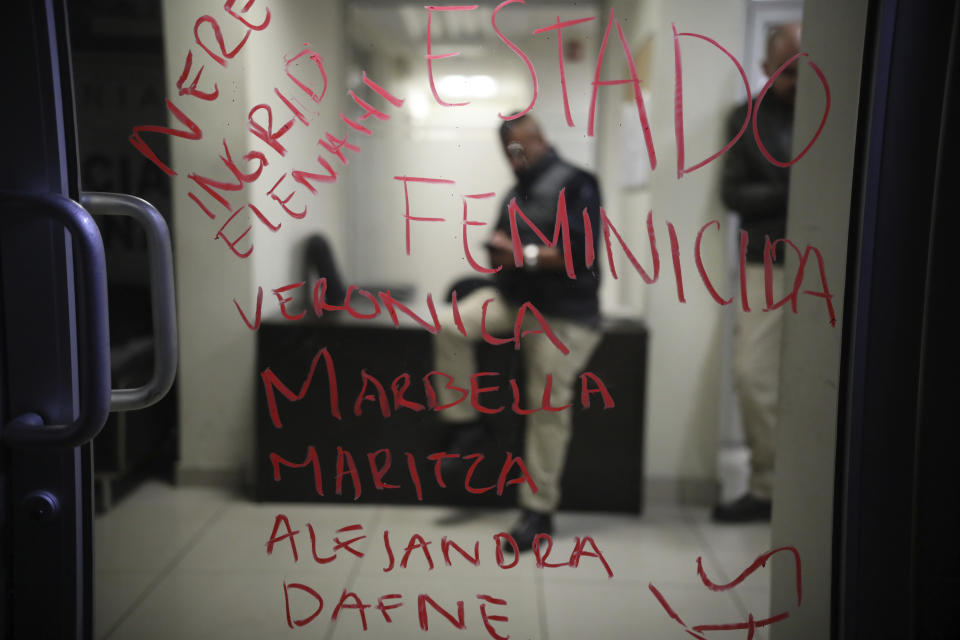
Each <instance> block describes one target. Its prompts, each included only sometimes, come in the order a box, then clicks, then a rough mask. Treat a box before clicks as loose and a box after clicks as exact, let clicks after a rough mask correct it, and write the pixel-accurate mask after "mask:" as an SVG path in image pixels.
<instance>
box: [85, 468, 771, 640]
mask: <svg viewBox="0 0 960 640" xmlns="http://www.w3.org/2000/svg"><path fill="white" fill-rule="evenodd" d="M281 513H282V514H285V515H286V516H287V517H288V518H289V522H290V525H291V528H292V529H295V530H300V534H298V535H297V536H296V540H297V543H298V544H297V547H298V553H299V562H296V563H295V562H294V561H293V558H292V554H291V550H290V545H289V544H288V543H286V542H279V543H277V545H276V547H275V548H274V550H273V554H272V555H269V556H268V555H267V553H266V543H267V540H268V539H269V538H270V534H271V531H272V529H273V526H274V521H275V518H276V516H277V514H281ZM514 517H515V512H514V511H513V510H475V511H463V510H458V509H453V508H446V507H432V506H415V507H408V506H382V505H370V504H356V505H342V506H341V505H321V504H283V503H254V502H251V501H249V500H248V499H246V498H244V497H242V496H240V495H237V494H235V493H232V492H231V491H229V490H227V489H223V488H214V487H180V488H174V487H173V486H171V485H169V484H167V483H165V482H162V481H159V480H151V481H148V482H146V483H145V484H143V485H141V486H140V487H139V488H138V489H137V490H136V491H134V492H133V493H132V494H130V495H129V496H127V497H126V498H125V499H123V500H121V501H120V502H119V503H118V504H117V505H116V506H115V507H114V508H113V509H112V510H111V511H109V512H108V513H107V514H105V515H102V516H100V517H98V519H97V521H96V525H95V526H96V572H95V576H96V578H95V579H96V591H95V593H96V614H95V616H96V617H95V620H96V623H95V624H96V637H97V638H99V639H106V638H109V639H110V640H120V639H127V638H129V639H136V640H149V639H151V638H157V639H161V638H162V639H165V640H166V639H171V638H177V639H181V640H187V639H190V638H204V639H210V638H235V639H244V638H257V639H261V638H272V637H287V635H286V634H296V635H297V636H298V637H304V638H306V637H309V638H323V639H330V638H333V639H342V638H383V637H390V638H398V639H399V638H423V637H424V635H425V632H424V631H423V630H422V629H421V628H420V626H419V623H418V618H417V596H418V594H421V593H424V594H427V595H428V596H430V597H431V598H433V599H434V600H435V601H436V602H437V603H438V604H439V605H441V606H442V607H444V608H445V609H447V610H449V611H451V612H452V613H453V614H454V615H455V614H456V602H457V601H458V600H463V601H464V607H465V612H466V629H465V630H463V631H458V630H456V629H455V628H454V627H453V626H452V625H451V624H450V623H449V622H448V621H447V620H446V619H444V617H443V616H442V615H441V614H440V613H438V612H436V611H434V610H433V609H431V608H430V607H429V606H428V607H427V609H428V614H429V631H427V632H426V633H427V634H429V635H432V636H433V637H437V638H448V637H456V638H488V637H491V636H490V635H488V633H487V631H486V630H485V628H484V624H483V621H482V619H481V615H480V608H479V605H480V601H479V600H478V599H477V598H476V595H477V594H486V595H490V596H493V597H495V598H499V599H503V600H506V601H507V605H506V606H498V605H487V608H488V615H489V616H496V615H506V616H507V617H508V618H509V620H508V621H506V622H496V621H494V622H491V624H492V625H493V626H494V629H495V630H496V631H497V632H498V633H500V634H501V635H504V636H505V635H509V636H510V637H511V638H514V639H522V638H535V639H543V640H546V639H550V640H562V639H567V638H576V639H581V638H594V639H605V638H625V637H630V638H651V639H656V640H669V639H671V638H678V639H679V638H689V637H691V636H690V635H688V634H687V633H686V632H685V631H684V629H683V628H682V627H681V626H680V625H679V624H678V623H677V622H676V621H675V620H672V619H671V618H670V617H668V615H667V613H666V611H665V610H664V608H663V607H662V606H661V604H660V603H659V602H658V601H657V599H656V598H655V597H654V595H653V593H652V592H651V590H650V587H649V585H650V584H651V583H652V584H653V585H654V586H655V587H656V588H657V589H658V590H659V591H660V593H661V594H662V596H663V597H664V599H665V600H666V601H667V602H668V603H669V604H670V606H672V607H673V608H674V610H675V611H676V613H677V614H678V615H679V616H680V617H681V618H683V619H684V621H685V622H687V623H688V624H689V625H690V626H691V627H693V626H695V625H701V624H719V623H738V622H739V623H742V622H745V621H746V620H747V619H748V615H749V614H753V617H754V619H762V618H764V617H767V616H768V615H769V591H770V587H769V570H768V569H760V570H759V571H757V572H756V573H755V574H753V575H751V576H750V577H749V578H748V579H746V580H745V581H744V582H743V583H742V584H740V585H738V586H736V587H735V588H733V589H730V590H728V591H724V592H712V591H709V590H708V589H707V588H706V587H704V586H703V584H702V583H701V581H700V579H699V577H698V576H697V558H698V557H700V556H702V558H703V566H704V570H705V572H706V574H707V576H709V578H710V579H711V580H712V581H713V582H715V583H718V584H724V583H728V582H730V581H731V580H734V579H735V578H737V576H738V575H739V574H740V573H741V572H742V571H743V570H744V569H746V568H747V567H748V566H749V565H750V564H751V563H752V562H753V561H754V560H755V559H756V558H757V557H758V556H759V555H760V554H762V553H764V552H766V551H768V550H769V549H770V527H769V525H767V524H750V525H742V526H729V525H727V526H718V525H714V524H712V523H711V522H710V521H709V517H708V510H707V508H705V507H704V508H700V507H679V506H660V505H650V506H648V507H647V508H646V509H645V510H644V513H643V515H642V516H641V517H636V516H632V515H628V514H623V515H621V514H606V513H605V514H594V513H570V512H564V513H561V514H560V515H559V516H558V518H557V520H556V533H555V535H554V552H553V554H551V555H550V556H549V558H548V561H549V562H553V561H555V560H559V559H561V558H562V560H564V561H566V560H567V558H568V557H569V556H568V554H569V553H570V552H571V550H572V549H573V547H574V544H575V543H574V537H575V536H581V537H583V536H591V537H592V538H593V539H594V540H595V542H596V545H597V548H599V550H600V551H601V552H602V554H603V556H604V558H605V560H606V561H607V563H608V564H609V566H610V569H611V570H612V572H613V573H614V576H613V577H612V578H608V577H607V573H606V571H605V569H604V568H603V565H602V564H601V562H600V561H599V560H598V559H597V558H595V557H589V556H587V555H584V556H583V558H582V559H581V562H580V565H579V567H577V568H572V567H561V568H543V569H538V568H536V566H535V561H534V558H533V554H532V553H530V552H527V553H525V554H522V555H521V557H520V561H519V563H518V564H517V566H516V567H514V568H512V569H501V568H499V567H498V565H497V561H496V557H495V553H494V549H495V547H494V546H493V542H492V536H493V534H495V533H497V532H500V531H505V530H507V529H508V528H509V527H510V525H511V524H512V521H513V518H514ZM307 523H310V524H312V525H313V527H314V529H315V531H316V536H317V552H318V554H319V555H321V556H323V555H328V554H329V553H330V552H331V549H332V544H333V543H332V542H331V540H332V538H333V537H334V536H338V535H339V536H340V537H341V540H348V539H350V538H352V537H355V536H356V535H366V536H367V538H366V539H365V540H362V541H361V542H359V543H357V544H355V545H354V546H355V547H356V548H357V549H358V550H359V551H361V552H363V553H364V554H365V555H364V557H363V558H358V557H355V556H354V555H351V554H349V553H348V552H347V551H346V550H345V549H341V550H340V551H339V555H338V557H337V559H336V560H334V561H333V562H331V563H329V564H326V565H320V564H317V563H316V562H315V561H314V560H313V557H312V554H311V550H310V538H309V536H308V531H307ZM388 523H389V525H388ZM355 524H360V525H362V527H363V530H362V531H359V532H354V533H350V532H347V533H341V534H337V533H336V530H337V529H340V528H342V527H346V526H349V525H355ZM387 526H388V528H389V536H390V543H391V546H392V548H393V552H394V555H395V561H396V567H395V568H394V569H393V570H392V571H389V572H385V571H384V570H383V569H384V568H385V567H386V566H387V564H388V560H387V554H386V552H385V548H384V542H383V532H384V528H385V527H387ZM417 533H419V534H420V535H422V536H423V539H424V540H428V541H430V545H429V550H430V555H431V557H432V559H433V561H434V563H435V565H436V566H435V568H434V569H433V570H432V571H430V570H429V569H428V568H427V563H426V560H425V558H424V554H423V553H422V552H421V551H420V550H414V551H413V552H412V553H411V554H410V558H409V563H408V566H407V568H405V569H404V568H400V566H399V564H400V561H401V559H402V556H403V552H404V549H405V547H406V546H407V544H408V542H409V541H410V539H411V536H413V535H414V534H417ZM445 535H446V536H448V537H449V538H450V539H451V540H453V541H454V542H456V543H458V544H459V545H460V546H462V547H464V548H466V549H468V550H471V551H472V548H473V544H474V542H475V541H477V540H479V541H480V562H479V565H478V566H473V565H471V564H469V563H468V562H467V561H465V560H462V559H461V557H460V556H459V555H458V554H457V553H456V551H453V552H452V555H451V560H452V565H451V566H447V565H445V564H444V560H443V554H442V553H441V550H440V540H441V538H442V537H443V536H445ZM588 548H589V547H588ZM511 558H512V554H509V553H508V554H506V560H505V563H509V562H510V560H511ZM284 581H286V582H287V583H288V584H289V583H302V584H306V585H308V586H310V587H311V588H313V589H315V590H316V591H317V592H318V593H319V594H320V595H321V596H322V597H323V600H324V607H323V610H322V612H321V613H320V614H319V615H318V616H317V617H316V618H315V619H314V620H313V621H312V622H310V623H308V624H306V625H304V626H303V627H298V628H296V629H295V630H291V629H289V627H288V626H287V619H286V612H285V605H284V591H283V584H284ZM344 589H346V590H347V591H353V592H355V593H356V594H357V595H358V596H359V597H360V599H361V600H362V601H363V602H364V603H365V604H369V605H372V606H371V607H370V608H369V609H367V610H366V619H367V624H368V630H367V631H366V632H365V631H363V630H362V626H361V620H360V615H359V613H358V611H357V610H356V609H343V610H342V611H341V612H340V616H339V619H338V620H337V621H336V622H331V615H332V613H333V611H334V609H335V608H336V604H337V602H338V600H339V599H340V597H341V593H342V591H343V590H344ZM289 594H290V595H289V598H290V607H291V611H292V617H293V619H295V620H297V619H302V618H305V617H307V616H309V615H310V614H311V613H312V612H313V611H314V610H315V609H316V604H315V602H316V601H315V600H313V599H312V597H311V596H306V595H305V593H304V592H303V591H298V590H293V589H291V590H289ZM386 594H401V595H402V599H388V600H387V601H386V602H387V604H397V603H402V605H401V606H400V607H399V608H396V609H392V610H390V611H389V612H388V613H389V615H390V617H391V618H392V620H393V622H392V623H389V624H388V623H386V622H385V620H384V617H383V615H382V614H381V613H380V612H379V611H377V610H376V609H375V607H376V604H377V600H378V598H380V597H381V596H383V595H386ZM351 602H352V601H351ZM745 633H746V632H745V631H744V630H740V631H722V632H709V633H708V634H706V635H707V637H709V638H742V637H744V634H745ZM754 637H755V638H761V637H763V638H765V637H768V636H767V634H766V633H764V630H760V631H759V632H758V633H757V634H756V635H755V636H754Z"/></svg>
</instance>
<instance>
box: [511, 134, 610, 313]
mask: <svg viewBox="0 0 960 640" xmlns="http://www.w3.org/2000/svg"><path fill="white" fill-rule="evenodd" d="M561 189H565V192H564V194H565V200H566V205H567V220H568V221H569V224H570V248H571V255H572V257H573V265H574V274H575V275H576V278H575V279H571V278H569V277H568V276H567V273H566V270H561V271H545V270H542V269H526V268H520V269H503V270H501V271H500V272H499V273H497V275H496V281H497V286H498V287H499V288H500V291H501V292H502V293H503V295H504V297H505V298H506V299H507V300H509V301H511V302H513V303H515V304H523V303H524V302H527V301H529V302H532V303H533V304H534V306H536V307H537V309H538V310H540V311H541V312H542V313H544V314H547V315H555V316H558V317H562V318H568V319H572V320H578V321H582V322H584V323H586V324H594V323H596V322H597V321H598V320H599V315H600V305H599V301H598V297H597V289H598V288H599V284H600V272H599V269H598V265H597V262H596V261H594V264H593V265H592V266H591V267H590V268H587V266H586V246H585V244H584V242H585V237H586V236H585V227H584V223H583V210H584V208H586V209H587V213H588V217H589V218H590V224H591V227H592V230H593V248H594V255H598V252H597V247H598V242H599V238H600V233H601V229H600V188H599V186H598V184H597V180H596V178H595V177H594V176H593V175H592V174H590V173H588V172H586V171H584V170H582V169H578V168H577V167H574V166H573V165H571V164H569V163H567V162H565V161H564V160H562V159H560V158H559V157H558V156H557V155H556V154H555V153H553V152H551V153H549V154H548V155H547V156H546V157H545V158H543V159H542V160H541V161H540V162H539V163H538V164H537V165H536V166H535V167H533V168H531V169H530V170H529V172H527V173H526V174H525V175H523V176H520V179H519V180H518V182H517V184H516V185H515V186H514V187H513V188H512V189H510V191H509V192H508V193H507V195H506V197H505V198H504V200H503V204H502V205H501V207H500V217H499V219H498V220H497V225H496V228H497V229H498V230H501V231H503V232H505V233H506V234H507V235H508V236H509V235H510V234H511V229H510V217H509V203H510V201H511V200H512V199H513V198H516V202H517V206H518V207H519V208H520V210H521V211H522V212H523V214H524V215H525V216H526V217H527V218H529V219H530V221H531V222H533V223H534V224H535V225H537V227H538V228H539V229H540V231H541V232H542V233H543V235H545V236H546V237H547V238H548V239H549V240H551V241H552V240H553V232H554V222H555V220H556V212H557V201H558V198H559V195H560V191H561ZM517 234H518V235H519V237H520V240H521V242H522V243H523V244H524V245H527V244H538V245H542V244H544V243H543V241H542V240H541V239H540V238H539V237H538V236H537V234H536V232H535V231H534V230H533V229H532V228H531V227H530V226H529V225H528V224H527V223H526V221H524V220H523V218H522V217H521V216H520V215H519V214H517ZM561 238H562V236H561ZM561 238H558V240H557V248H558V249H560V250H561V251H562V250H563V245H562V239H561Z"/></svg>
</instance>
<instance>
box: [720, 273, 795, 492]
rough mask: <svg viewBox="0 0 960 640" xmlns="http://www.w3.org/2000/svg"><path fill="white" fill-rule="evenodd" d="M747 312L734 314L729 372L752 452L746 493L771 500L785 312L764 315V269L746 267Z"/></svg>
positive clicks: (777, 290) (780, 288)
mask: <svg viewBox="0 0 960 640" xmlns="http://www.w3.org/2000/svg"><path fill="white" fill-rule="evenodd" d="M772 275H773V280H772V283H773V299H774V302H775V303H776V302H777V301H779V300H780V299H781V298H782V297H783V295H784V282H783V269H782V268H780V267H774V268H773V274H772ZM745 276H746V281H747V291H749V292H750V294H751V298H750V300H749V303H750V311H749V312H746V311H743V308H742V307H740V309H739V311H738V312H737V325H736V336H735V339H734V354H733V370H734V378H735V381H736V386H737V395H738V397H739V400H740V413H741V416H742V418H743V429H744V433H745V435H746V438H747V445H748V446H749V447H750V470H751V473H750V493H751V494H752V495H754V496H755V497H757V498H760V499H763V500H769V499H770V498H771V496H772V495H773V463H774V452H775V444H774V435H775V432H776V425H777V401H778V398H779V391H780V348H781V344H780V343H781V334H782V327H783V313H784V307H785V306H787V305H789V304H790V303H789V302H788V303H787V304H786V305H784V306H783V307H780V308H779V309H776V310H774V311H764V310H763V309H764V308H765V307H766V306H767V305H766V287H765V282H764V268H763V265H762V264H748V265H747V269H746V273H745Z"/></svg>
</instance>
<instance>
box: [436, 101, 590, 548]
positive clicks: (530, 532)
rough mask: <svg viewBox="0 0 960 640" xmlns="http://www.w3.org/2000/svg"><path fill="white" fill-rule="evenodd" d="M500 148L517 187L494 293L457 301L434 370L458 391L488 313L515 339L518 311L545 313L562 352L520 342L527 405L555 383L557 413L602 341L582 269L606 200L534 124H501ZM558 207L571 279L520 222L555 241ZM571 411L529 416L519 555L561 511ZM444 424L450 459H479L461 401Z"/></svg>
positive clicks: (472, 424)
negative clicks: (562, 206) (456, 314)
mask: <svg viewBox="0 0 960 640" xmlns="http://www.w3.org/2000/svg"><path fill="white" fill-rule="evenodd" d="M500 139H501V142H502V144H503V150H504V153H505V154H506V157H507V161H508V162H509V163H510V166H511V167H512V168H513V171H514V173H515V174H516V177H517V183H516V185H514V187H513V188H512V189H510V191H509V192H508V193H507V195H506V197H505V198H504V199H503V203H502V205H501V207H500V215H499V219H498V221H497V224H496V228H495V230H494V232H493V234H492V236H491V238H490V240H489V242H488V243H487V248H488V249H489V251H490V261H491V266H492V267H493V268H495V269H498V271H497V273H496V274H495V278H494V280H493V282H492V285H491V286H489V287H483V288H480V289H478V290H476V291H474V292H472V293H471V294H469V295H468V296H466V297H465V298H464V299H463V300H460V301H458V307H459V311H460V320H461V321H462V323H463V326H464V328H465V329H466V334H467V336H468V337H465V336H464V335H462V334H461V333H459V332H457V331H456V330H455V329H453V327H454V324H455V323H454V320H453V318H452V317H451V318H447V319H444V320H443V322H442V323H441V324H442V326H443V327H444V329H443V330H442V331H441V332H440V333H439V334H438V335H437V336H436V342H435V345H436V359H437V366H436V368H437V369H438V370H440V371H444V372H447V373H449V374H450V375H452V376H453V377H454V380H455V384H459V385H460V386H469V380H470V376H471V375H472V374H473V373H476V371H477V367H476V359H475V357H474V344H473V341H476V340H478V339H479V337H480V335H481V331H480V329H481V317H483V316H484V308H486V313H485V320H484V328H485V329H486V331H487V332H489V333H491V334H497V333H498V332H506V333H509V334H513V332H514V322H515V320H516V318H517V313H518V311H519V310H520V308H521V306H523V305H524V304H525V303H530V304H532V305H533V306H534V307H535V308H536V309H537V310H538V311H539V312H540V314H542V316H543V318H544V320H545V321H546V323H547V324H548V325H549V328H550V330H551V331H552V332H553V334H554V335H555V336H556V338H557V339H558V340H559V342H560V343H562V345H563V347H564V349H565V350H566V353H564V350H563V349H561V348H560V347H559V346H558V345H557V344H556V343H555V342H554V341H553V340H551V339H550V338H549V337H548V336H547V335H546V334H545V333H540V332H538V333H531V334H529V335H526V336H524V337H523V338H522V340H521V351H522V354H523V364H524V374H525V375H524V385H525V389H524V401H525V403H526V404H525V406H526V407H539V406H541V404H543V401H544V390H545V387H546V384H547V381H548V379H552V385H551V387H550V390H549V398H550V405H551V406H553V407H560V406H564V405H567V404H569V403H570V402H571V401H572V400H573V392H574V381H575V380H576V378H577V376H578V374H579V373H580V372H581V371H582V370H583V368H584V367H585V366H586V364H587V361H588V360H589V358H590V355H591V354H592V353H593V350H594V348H595V347H596V345H597V342H598V341H599V332H598V330H597V325H598V322H599V318H600V310H599V300H598V296H597V289H598V286H599V271H598V269H597V265H596V263H594V264H593V265H592V266H591V267H589V268H588V267H587V266H586V247H585V244H584V243H585V239H586V231H585V225H584V221H583V212H584V211H586V212H587V215H588V216H589V219H590V223H591V227H592V229H594V230H599V229H600V225H599V218H600V192H599V188H598V186H597V180H596V178H595V177H594V176H593V175H591V174H589V173H587V172H586V171H583V170H582V169H578V168H577V167H574V166H573V165H571V164H569V163H567V162H566V161H564V160H562V159H561V158H560V157H559V156H558V155H557V154H556V152H555V151H554V150H553V148H552V147H551V146H550V145H549V144H548V143H547V141H546V139H545V138H544V135H543V132H542V131H541V129H540V126H539V125H538V123H537V121H536V120H535V119H534V118H533V116H530V115H525V116H521V117H519V118H516V119H514V120H508V121H505V122H504V123H503V124H502V125H501V127H500ZM561 199H563V201H564V202H565V203H566V211H567V220H568V221H569V230H570V248H571V255H572V258H573V265H574V276H575V277H573V278H571V277H569V275H568V274H567V272H566V267H565V262H564V255H563V249H562V245H563V243H562V242H558V243H557V246H548V245H546V244H544V243H543V242H542V241H541V239H540V238H539V237H538V235H537V233H536V232H535V231H534V230H533V228H532V227H531V226H530V225H528V224H527V223H526V221H524V219H523V217H522V216H521V215H520V213H519V212H522V213H523V216H526V218H528V219H529V220H530V222H532V223H533V224H534V225H536V226H537V227H538V228H539V229H540V230H541V231H542V232H543V234H544V235H545V236H546V237H548V238H551V239H552V238H553V230H554V224H555V221H556V214H557V207H558V202H559V201H560V200H561ZM512 207H516V209H518V210H519V211H515V214H516V233H517V236H518V237H519V239H520V242H521V243H522V245H523V255H522V263H521V264H520V265H517V264H516V262H515V260H514V253H513V242H512V231H511V228H512V227H511V222H510V218H511V216H510V210H511V208H512ZM598 235H599V234H598V233H596V231H595V232H594V233H593V236H592V238H593V248H594V253H596V249H597V243H598ZM451 316H452V313H451ZM543 328H544V327H543V326H541V324H540V323H539V322H537V321H536V318H535V316H534V314H532V313H526V314H525V324H524V330H526V329H530V330H533V331H539V330H541V329H543ZM548 376H549V378H548ZM465 383H466V384H465ZM455 395H456V394H455V392H451V391H450V390H448V389H444V388H441V389H438V390H437V396H438V400H439V401H440V402H443V403H447V402H451V401H455V400H456V397H453V396H455ZM508 410H509V409H508ZM571 410H572V409H565V410H562V411H537V412H536V413H532V414H530V415H528V416H527V417H526V442H525V445H524V453H523V456H522V457H523V460H524V463H525V465H526V467H527V471H528V472H529V475H530V477H531V479H532V480H533V481H534V483H535V484H536V488H537V490H536V492H534V491H533V490H532V488H531V487H530V486H529V485H528V484H527V483H523V484H522V485H521V486H520V491H519V503H520V506H521V508H522V514H521V517H520V520H519V521H518V522H517V524H516V526H515V527H514V528H513V529H512V530H511V534H512V535H513V537H514V539H515V540H516V542H517V544H518V546H519V547H520V548H521V549H529V548H530V547H531V545H532V543H533V539H534V537H535V536H536V534H538V533H548V534H549V533H551V532H552V531H553V518H552V515H553V512H554V511H555V510H556V508H557V505H558V504H559V503H560V481H561V479H562V475H563V467H564V462H565V460H566V453H567V444H568V442H569V440H570V435H571V431H572V428H573V420H572V416H571V414H570V411H571ZM440 415H441V418H442V419H443V420H444V421H446V422H449V423H451V429H452V430H453V431H452V432H451V444H450V446H449V447H448V449H447V451H448V452H450V453H458V454H461V455H465V454H469V453H472V452H473V451H475V450H476V449H472V448H471V447H476V446H478V445H479V444H482V441H483V437H484V430H483V427H482V426H481V425H480V423H479V422H478V416H477V414H476V412H475V410H474V409H473V407H472V406H471V405H470V404H469V403H466V402H462V403H460V404H458V405H456V406H454V407H451V408H450V409H447V410H445V411H443V412H442V413H441V414H440Z"/></svg>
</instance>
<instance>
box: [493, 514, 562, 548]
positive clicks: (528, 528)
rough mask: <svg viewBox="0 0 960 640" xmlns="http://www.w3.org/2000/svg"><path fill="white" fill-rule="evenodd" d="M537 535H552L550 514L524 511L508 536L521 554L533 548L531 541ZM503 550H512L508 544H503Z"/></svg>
mask: <svg viewBox="0 0 960 640" xmlns="http://www.w3.org/2000/svg"><path fill="white" fill-rule="evenodd" d="M538 533H545V534H547V535H550V534H552V533H553V516H552V515H551V514H549V513H539V512H537V511H531V510H530V509H524V510H523V512H522V513H521V514H520V519H519V520H518V521H517V524H515V525H514V526H513V529H511V530H510V535H511V536H512V537H513V539H514V541H515V542H516V543H517V548H518V549H519V550H520V551H521V552H523V551H529V550H530V549H532V548H533V539H534V538H535V537H537V534H538ZM504 550H505V551H510V550H512V549H511V547H510V543H509V542H505V544H504Z"/></svg>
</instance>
